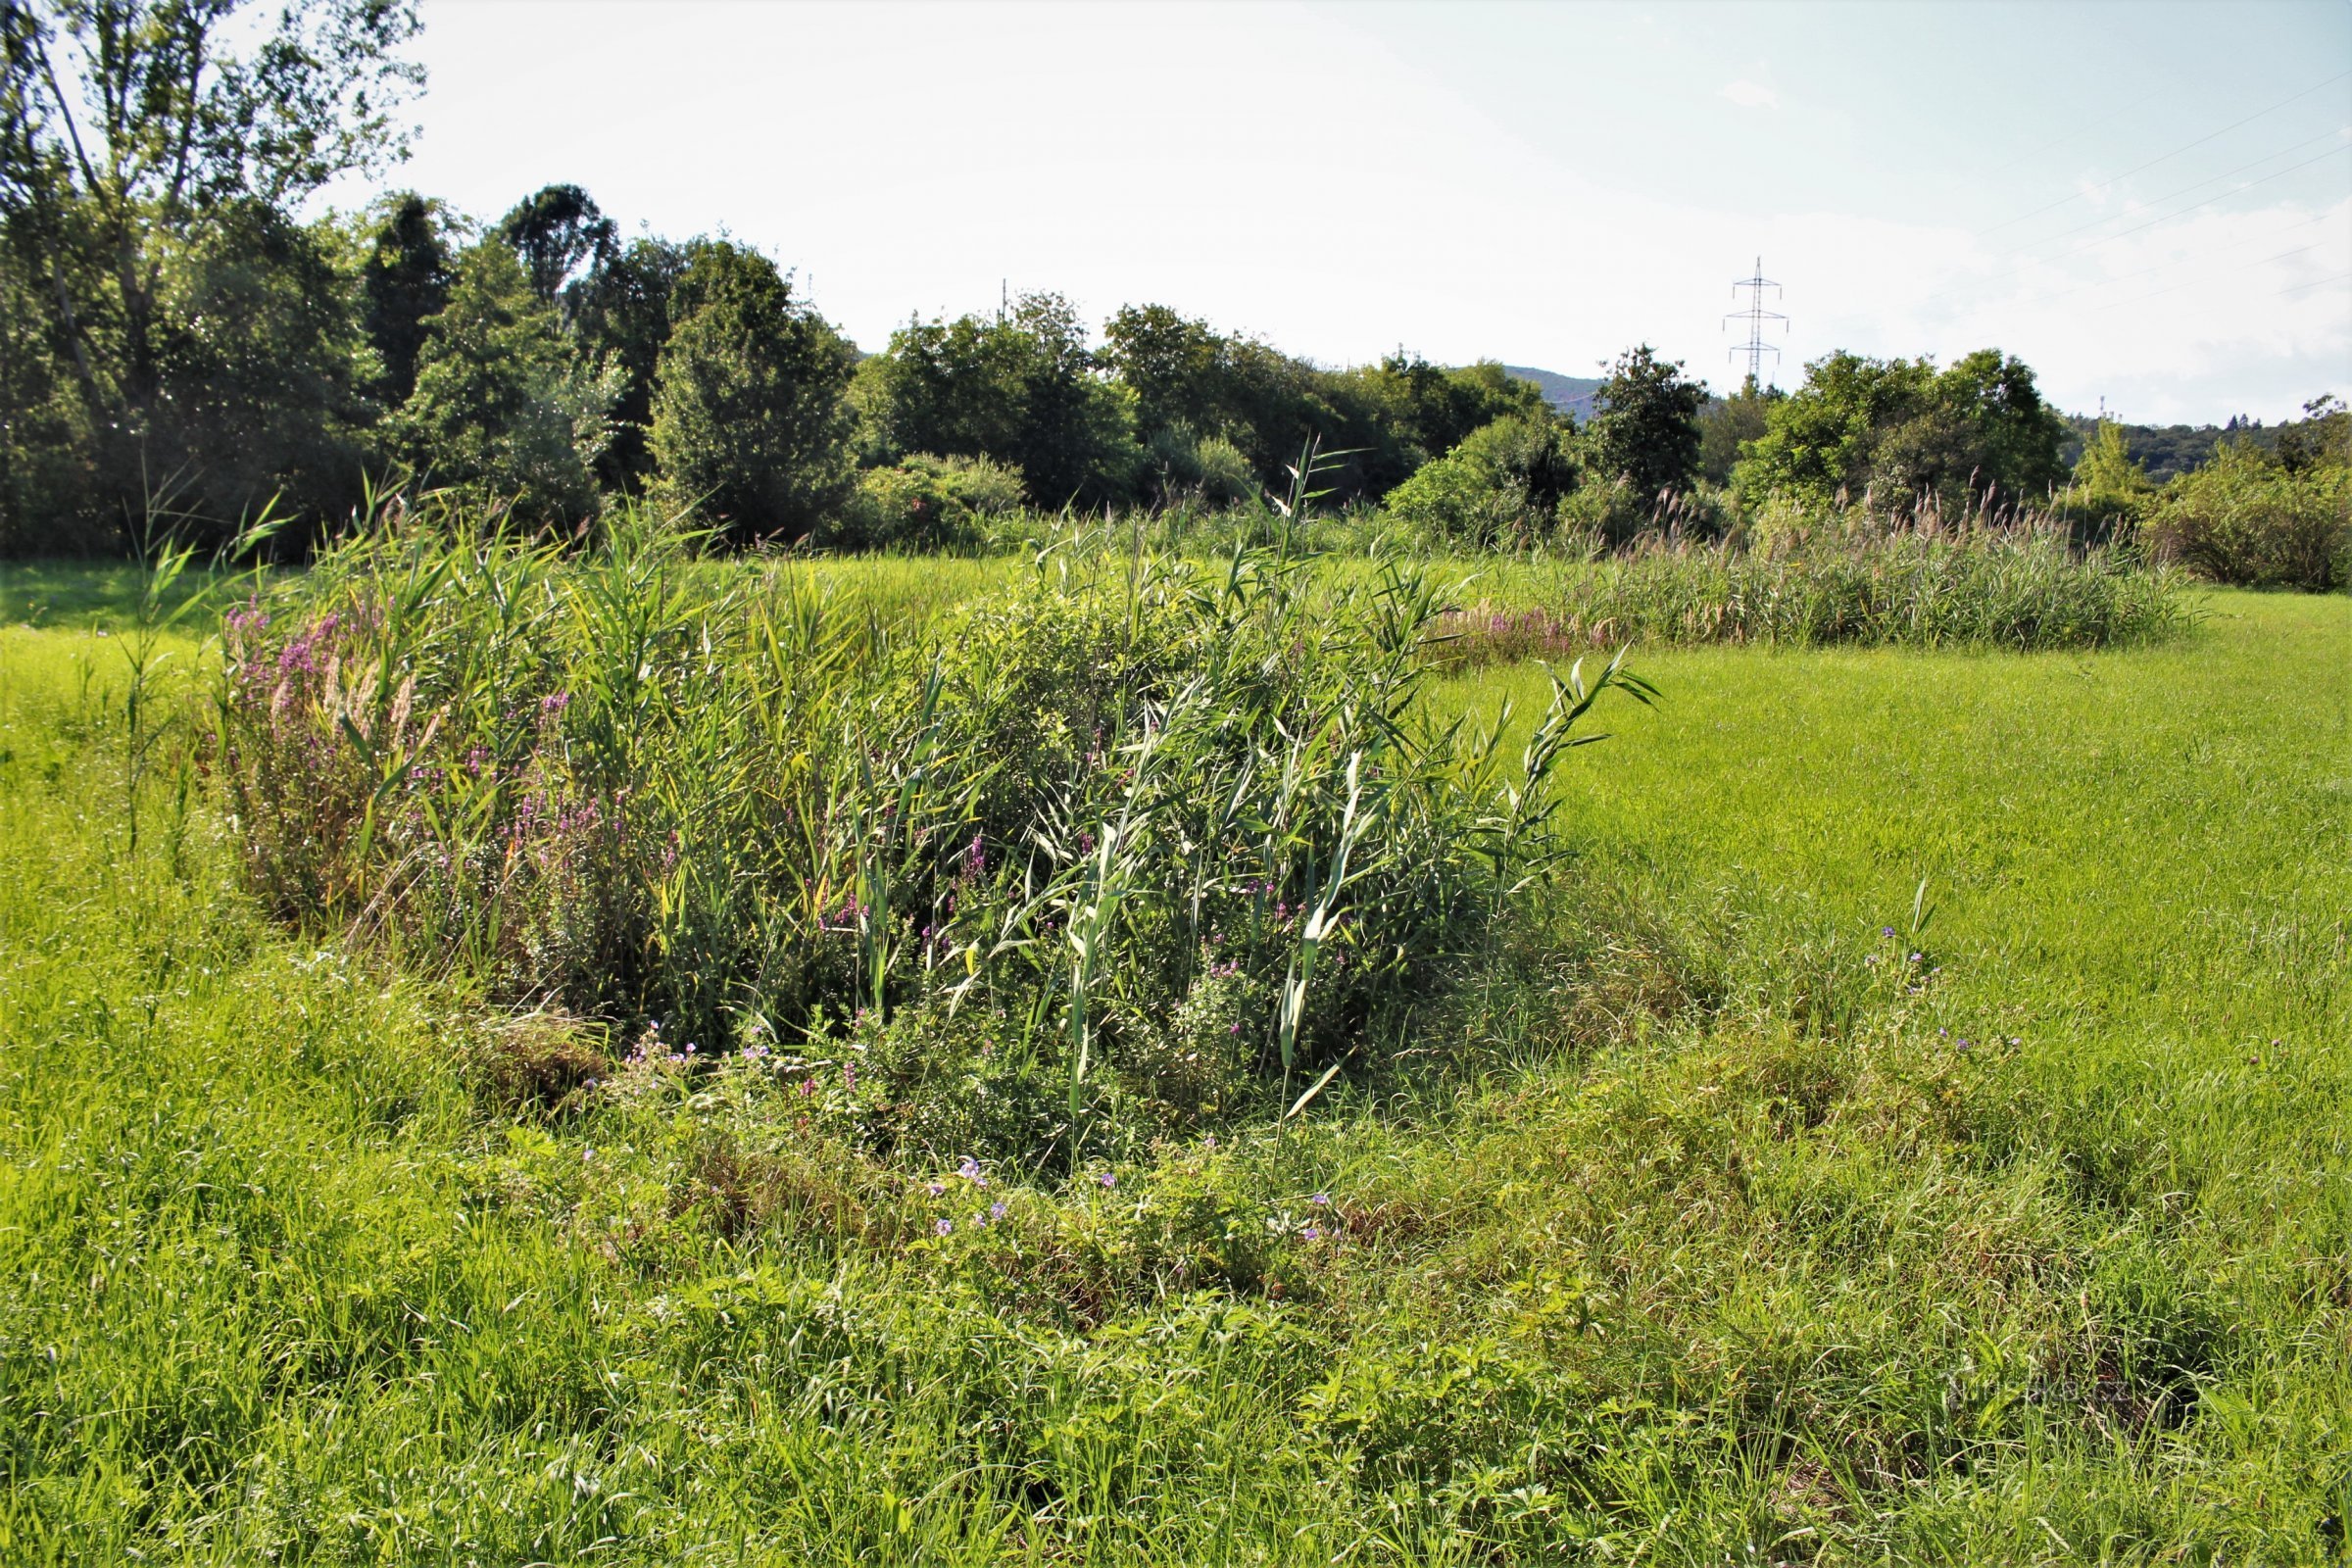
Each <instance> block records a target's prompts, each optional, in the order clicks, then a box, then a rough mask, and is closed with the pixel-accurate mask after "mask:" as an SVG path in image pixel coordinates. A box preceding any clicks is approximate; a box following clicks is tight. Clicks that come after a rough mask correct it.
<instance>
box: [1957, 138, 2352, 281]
mask: <svg viewBox="0 0 2352 1568" xmlns="http://www.w3.org/2000/svg"><path fill="white" fill-rule="evenodd" d="M2289 150H2290V151H2291V150H2292V149H2289ZM2345 152H2352V146H2347V147H2330V148H2329V149H2328V150H2327V151H2326V152H2324V153H2321V154H2319V155H2318V156H2317V157H2313V158H2306V159H2304V160H2303V161H2302V162H2301V163H2299V164H2289V165H2288V166H2287V167H2286V168H2284V169H2280V170H2276V171H2274V172H2271V173H2268V174H2265V175H2263V176H2262V177H2261V178H2260V179H2250V180H2248V181H2246V182H2245V183H2244V184H2242V185H2239V186H2236V187H2234V188H2232V189H2229V190H2226V191H2222V192H2220V193H2218V194H2216V195H2212V196H2208V197H2206V198H2205V199H2204V200H2203V201H2201V202H2191V203H2190V204H2189V205H2188V206H2186V207H2183V208H2181V209H2180V210H2179V211H2178V212H2171V213H2164V214H2160V215H2159V216H2157V217H2155V218H2151V219H2149V220H2148V221H2146V222H2144V223H2135V224H2133V225H2132V226H2131V227H2130V228H2120V229H2117V230H2116V231H2115V232H2114V233H2112V234H2102V235H2101V236H2099V237H2098V238H2097V239H2094V240H2092V241H2090V242H2089V243H2088V244H2086V245H2077V246H2075V247H2074V248H2073V249H2072V250H2064V251H2060V252H2059V253H2058V254H2057V255H2055V256H2043V257H2039V258H2037V259H2036V263H2035V265H2040V266H2047V265H2049V264H2051V263H2054V262H2063V261H2067V260H2069V259H2070V258H2073V257H2077V256H2081V255H2082V254H2083V253H2084V252H2086V251H2095V250H2097V249H2098V248H2099V247H2100V246H2102V245H2111V244H2113V243H2114V242H2115V241H2117V240H2119V239H2128V238H2130V237H2131V235H2133V234H2137V233H2141V232H2143V231H2145V230H2147V229H2151V228H2154V227H2155V226H2156V225H2157V224H2159V223H2169V222H2171V221H2173V220H2174V219H2176V218H2185V217H2187V216H2188V215H2189V214H2190V213H2193V212H2196V211H2198V210H2199V209H2201V208H2206V207H2211V206H2212V205H2213V204H2214V203H2215V202H2218V201H2225V200H2227V199H2228V198H2229V197H2231V196H2236V195H2240V194H2243V193H2244V192H2246V191H2249V190H2253V189H2254V188H2255V187H2257V186H2260V185H2267V184H2269V183H2270V182H2271V181H2272V180H2274V179H2284V178H2285V177H2286V176H2287V175H2289V174H2291V173H2294V172H2296V171H2297V170H2301V169H2309V168H2310V167H2311V166H2312V165H2314V164H2317V163H2322V162H2325V161H2326V160H2327V159H2329V158H2334V157H2336V156H2338V155H2340V154H2342V153H2345ZM2278 156H2279V155H2278V154H2277V153H2273V154H2272V155H2271V157H2273V158H2276V157H2278ZM2268 161H2269V160H2268V159H2257V160H2255V162H2257V163H2267V162H2268ZM2232 172H2235V171H2232ZM2215 177H2216V178H2225V179H2226V178H2228V177H2229V176H2228V175H2217V176H2215ZM2198 183H2199V184H2211V183H2212V181H2211V180H2200V181H2198ZM2196 188H2197V187H2196V186H2195V185H2191V186H2189V187H2187V189H2188V190H2194V189H2196ZM2182 194H2185V192H2183V191H2176V192H2174V195H2182ZM2163 199H2164V200H2168V201H2169V200H2170V199H2171V198H2170V197H2166V198H2163ZM2106 221H2109V222H2112V221H2114V220H2112V219H2109V220H2106ZM2063 237H2064V236H2063V235H2053V236H2052V238H2063ZM2032 248H2033V247H2031V246H2028V247H2027V248H2026V249H2028V250H2030V249H2032ZM2009 254H2010V255H2011V256H2022V255H2024V254H2025V252H2024V251H2012V252H2010V253H2009ZM2025 272H2026V269H2025V268H2023V267H2013V268H2011V269H2010V270H2007V271H2005V272H1996V273H1994V274H1993V275H1992V276H1990V277H1985V278H1979V279H1977V280H1976V281H1975V282H1971V283H1961V284H1957V285H1955V287H1957V288H1960V289H1965V290H1973V289H1986V288H1990V287H1992V286H1993V285H1994V284H1997V283H2003V282H2006V281H2008V280H2009V279H2010V278H2013V277H2022V276H2024V275H2025Z"/></svg>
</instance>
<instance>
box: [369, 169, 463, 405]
mask: <svg viewBox="0 0 2352 1568" xmlns="http://www.w3.org/2000/svg"><path fill="white" fill-rule="evenodd" d="M372 218H373V221H371V222H370V223H369V225H368V230H367V233H366V235H365V245H366V249H365V252H364V254H363V258H362V260H361V263H360V295H361V310H362V313H363V318H364V320H365V322H366V326H367V331H368V342H369V343H370V344H371V345H372V346H373V347H374V349H375V353H376V358H377V360H378V361H380V362H381V364H382V366H383V372H382V375H381V376H380V377H379V378H378V380H377V382H376V384H375V386H374V387H373V388H372V390H373V391H374V393H375V395H376V396H377V397H378V398H380V399H381V400H382V401H383V402H384V404H385V405H386V406H387V407H390V408H398V407H399V406H400V405H401V404H403V403H406V402H407V401H408V398H409V393H410V392H411V391H413V390H414V389H415V388H416V385H417V352H418V351H419V350H420V349H422V348H423V347H424V323H425V321H426V320H427V319H430V318H432V317H435V316H438V315H440V314H441V311H442V309H443V308H444V307H445V306H447V305H448V304H449V285H450V279H451V263H450V256H449V245H448V242H447V240H446V239H445V238H444V236H443V233H442V229H443V226H444V220H443V218H442V216H441V214H440V213H439V212H438V210H437V204H435V203H433V202H429V201H426V200H425V199H424V198H423V197H421V196H419V195H417V193H416V192H415V191H402V192H400V193H399V194H397V195H394V196H389V197H386V198H385V199H384V200H383V201H382V202H381V203H380V204H378V206H377V208H376V210H375V212H374V214H373V215H372Z"/></svg>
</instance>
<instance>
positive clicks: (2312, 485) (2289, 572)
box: [2145, 445, 2352, 593]
mask: <svg viewBox="0 0 2352 1568" xmlns="http://www.w3.org/2000/svg"><path fill="white" fill-rule="evenodd" d="M2145 538H2146V540H2147V544H2148V547H2149V549H2150V550H2151V551H2152V552H2153V553H2154V554H2156V555H2157V556H2159V557H2161V558H2162V559H2165V560H2168V561H2177V562H2180V564H2182V565H2185V566H2187V567H2188V568H2189V569H2190V570H2192V571H2194V572H2196V573H2197V574H2198V575H2199V576H2203V577H2210V578H2212V579H2213V580H2214V581H2216V582H2226V583H2235V584H2238V585H2241V586H2244V587H2249V588H2304V589H2309V590H2311V591H2313V592H2316V593H2326V592H2327V591H2329V590H2331V589H2337V588H2342V587H2344V586H2345V585H2346V584H2348V583H2352V467H2347V466H2343V465H2341V464H2316V465H2312V466H2306V467H2304V468H2303V469H2302V470H2301V471H2299V472H2298V471H2290V470H2289V469H2287V468H2286V467H2285V466H2282V465H2280V464H2278V463H2276V462H2273V461H2270V460H2267V459H2266V458H2264V457H2263V456H2262V455H2260V454H2258V453H2255V452H2253V451H2251V450H2249V449H2247V448H2245V447H2243V446H2238V445H2229V446H2224V447H2222V448H2221V449H2220V450H2219V451H2218V452H2217V453H2216V454H2215V456H2214V461H2213V462H2212V463H2210V464H2207V465H2206V466H2204V467H2202V468H2198V469H2196V470H2195V471H2194V472H2191V473H2184V474H2182V475H2181V476H2180V477H2179V478H2178V479H2175V480H2174V481H2173V482H2172V483H2171V484H2170V485H2168V486H2167V487H2166V488H2165V490H2164V493H2163V494H2162V495H2161V496H2160V497H2159V498H2158V499H2157V501H2156V504H2155V505H2154V507H2153V508H2152V509H2151V510H2150V512H2149V515H2148V519H2147V522H2146V525H2145Z"/></svg>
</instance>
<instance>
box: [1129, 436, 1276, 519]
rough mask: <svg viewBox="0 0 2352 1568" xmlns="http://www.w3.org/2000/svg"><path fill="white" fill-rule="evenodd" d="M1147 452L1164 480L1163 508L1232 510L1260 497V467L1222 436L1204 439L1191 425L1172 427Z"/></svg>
mask: <svg viewBox="0 0 2352 1568" xmlns="http://www.w3.org/2000/svg"><path fill="white" fill-rule="evenodd" d="M1144 450H1145V457H1146V459H1147V461H1148V462H1149V464H1150V466H1151V467H1152V470H1153V471H1154V472H1156V473H1157V474H1158V476H1159V499H1160V501H1161V503H1162V504H1163V505H1168V506H1176V505H1183V504H1186V503H1194V504H1198V505H1201V506H1206V507H1231V506H1237V505H1240V504H1241V503H1244V502H1248V501H1253V500H1255V499H1256V498H1257V493H1258V490H1257V470H1256V468H1255V467H1254V466H1251V464H1250V459H1249V458H1248V457H1247V456H1246V455H1245V454H1244V453H1243V452H1242V449H1241V448H1239V447H1237V446H1235V445H1234V444H1233V443H1232V442H1231V441H1228V440H1226V439H1225V438H1224V437H1223V436H1214V435H1212V436H1208V437H1206V438H1202V437H1201V436H1200V435H1197V434H1196V433H1195V432H1194V431H1193V430H1192V428H1191V427H1190V426H1187V425H1171V426H1169V427H1168V428H1166V429H1163V430H1160V431H1157V432H1156V433H1154V434H1153V435H1152V439H1151V440H1150V441H1149V442H1147V443H1146V444H1145V449H1144Z"/></svg>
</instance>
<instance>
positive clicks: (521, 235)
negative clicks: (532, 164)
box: [498, 185, 616, 317]
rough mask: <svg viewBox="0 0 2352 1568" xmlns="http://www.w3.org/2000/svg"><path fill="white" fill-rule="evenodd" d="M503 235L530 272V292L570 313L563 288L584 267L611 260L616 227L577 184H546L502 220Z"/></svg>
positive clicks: (585, 268)
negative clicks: (614, 227)
mask: <svg viewBox="0 0 2352 1568" xmlns="http://www.w3.org/2000/svg"><path fill="white" fill-rule="evenodd" d="M498 233H499V237H500V238H501V239H503V240H505V241H506V242H507V243H508V244H509V245H512V246H514V247H515V255H517V256H519V257H521V258H522V267H523V270H524V271H526V272H528V273H529V274H530V278H531V292H533V293H535V294H537V295H538V296H539V298H540V299H541V300H542V301H543V302H545V303H546V304H549V305H561V306H564V314H565V316H566V317H568V316H569V315H570V305H569V301H568V300H566V299H565V297H564V287H565V285H566V284H569V283H572V282H573V281H574V280H575V279H577V278H578V277H579V276H581V274H582V273H583V272H585V271H588V270H593V269H596V268H599V267H602V266H604V265H605V264H606V263H608V262H610V261H611V260H612V259H613V252H614V250H615V248H616V246H615V231H614V229H613V220H611V219H610V218H607V217H606V216H605V214H604V210H603V209H602V208H600V207H598V206H597V205H596V203H595V201H594V200H593V199H591V198H590V196H589V194H588V193H587V192H586V191H584V190H582V189H580V187H579V186H577V185H545V186H542V187H540V188H539V189H538V190H536V191H533V192H532V193H531V194H530V195H528V196H525V197H524V198H523V199H522V200H521V201H519V202H517V203H515V208H514V210H513V211H512V212H510V213H508V214H507V216H506V217H505V218H503V219H501V220H499V224H498Z"/></svg>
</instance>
